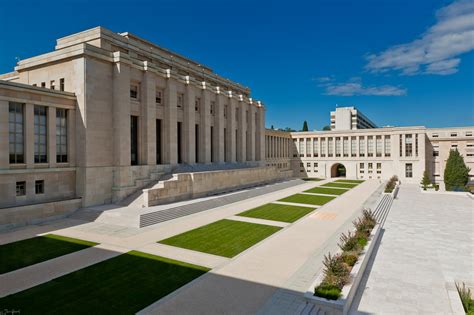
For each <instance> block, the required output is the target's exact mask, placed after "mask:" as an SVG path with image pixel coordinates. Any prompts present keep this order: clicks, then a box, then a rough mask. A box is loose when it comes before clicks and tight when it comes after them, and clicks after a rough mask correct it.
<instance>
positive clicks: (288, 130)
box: [283, 127, 296, 132]
mask: <svg viewBox="0 0 474 315" xmlns="http://www.w3.org/2000/svg"><path fill="white" fill-rule="evenodd" d="M283 130H284V131H287V132H294V131H296V130H295V129H292V128H290V127H286V128H285V129H283Z"/></svg>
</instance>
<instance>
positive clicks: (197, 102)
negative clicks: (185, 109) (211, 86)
mask: <svg viewBox="0 0 474 315" xmlns="http://www.w3.org/2000/svg"><path fill="white" fill-rule="evenodd" d="M200 108H201V99H200V98H199V97H196V99H195V100H194V111H196V112H199V109H200Z"/></svg>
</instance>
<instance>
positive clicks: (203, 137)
mask: <svg viewBox="0 0 474 315" xmlns="http://www.w3.org/2000/svg"><path fill="white" fill-rule="evenodd" d="M201 95H202V97H201V107H202V108H201V109H200V113H201V125H200V126H199V127H200V128H199V130H200V134H199V156H200V157H201V161H202V162H204V163H211V97H212V95H211V92H210V91H209V90H207V89H203V90H202V93H201ZM214 133H215V131H214Z"/></svg>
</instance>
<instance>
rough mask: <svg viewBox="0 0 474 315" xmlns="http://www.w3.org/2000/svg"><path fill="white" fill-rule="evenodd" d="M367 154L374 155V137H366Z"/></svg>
mask: <svg viewBox="0 0 474 315" xmlns="http://www.w3.org/2000/svg"><path fill="white" fill-rule="evenodd" d="M367 156H374V138H373V137H372V136H370V137H367Z"/></svg>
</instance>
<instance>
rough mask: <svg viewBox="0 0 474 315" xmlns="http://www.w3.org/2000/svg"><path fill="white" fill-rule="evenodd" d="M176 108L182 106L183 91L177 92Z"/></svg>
mask: <svg viewBox="0 0 474 315" xmlns="http://www.w3.org/2000/svg"><path fill="white" fill-rule="evenodd" d="M177 106H178V108H183V106H184V94H183V93H178V104H177Z"/></svg>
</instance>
